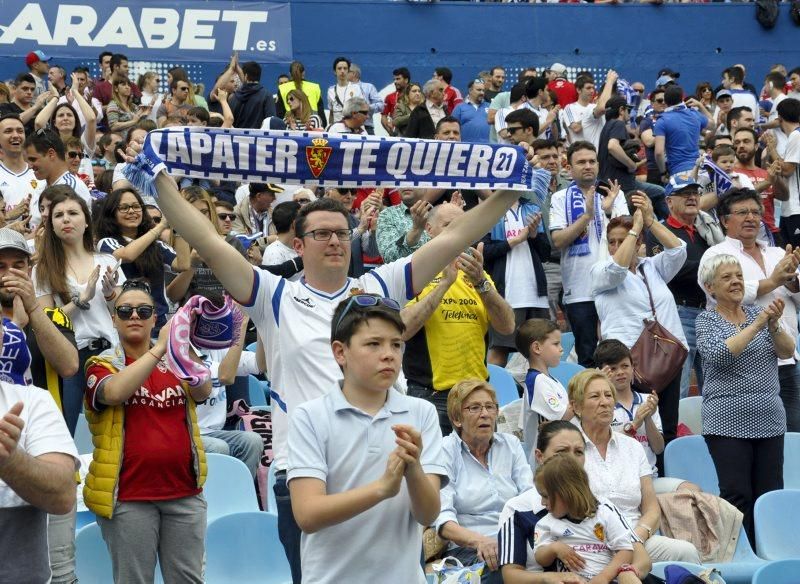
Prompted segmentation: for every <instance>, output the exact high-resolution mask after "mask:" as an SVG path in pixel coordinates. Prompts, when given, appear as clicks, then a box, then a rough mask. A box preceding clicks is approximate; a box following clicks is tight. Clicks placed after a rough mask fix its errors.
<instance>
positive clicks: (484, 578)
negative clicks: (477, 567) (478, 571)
mask: <svg viewBox="0 0 800 584" xmlns="http://www.w3.org/2000/svg"><path fill="white" fill-rule="evenodd" d="M443 555H444V556H445V557H447V556H452V557H454V558H457V559H458V561H460V562H461V563H462V564H464V565H465V566H472V565H474V564H477V563H478V552H477V550H474V549H473V548H467V547H456V548H452V549H449V550H447V551H446V552H444V554H443ZM481 584H503V576H502V574H500V570H499V569H498V570H495V571H494V572H493V571H492V570H490V569H489V567H488V566H485V567H484V568H483V574H482V575H481Z"/></svg>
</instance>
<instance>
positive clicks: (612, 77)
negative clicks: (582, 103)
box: [606, 69, 619, 85]
mask: <svg viewBox="0 0 800 584" xmlns="http://www.w3.org/2000/svg"><path fill="white" fill-rule="evenodd" d="M617 79H619V73H617V72H616V71H614V70H613V69H609V70H608V73H606V83H609V84H611V85H613V84H614V83H616V82H617Z"/></svg>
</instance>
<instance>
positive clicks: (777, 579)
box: [753, 560, 800, 584]
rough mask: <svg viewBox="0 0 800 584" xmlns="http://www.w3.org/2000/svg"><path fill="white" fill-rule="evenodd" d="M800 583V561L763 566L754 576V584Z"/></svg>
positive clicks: (784, 561) (785, 561)
mask: <svg viewBox="0 0 800 584" xmlns="http://www.w3.org/2000/svg"><path fill="white" fill-rule="evenodd" d="M798 581H800V560H781V561H779V562H770V563H769V564H764V565H763V566H761V567H760V568H759V569H758V570H757V571H756V573H755V576H753V584H797V582H798Z"/></svg>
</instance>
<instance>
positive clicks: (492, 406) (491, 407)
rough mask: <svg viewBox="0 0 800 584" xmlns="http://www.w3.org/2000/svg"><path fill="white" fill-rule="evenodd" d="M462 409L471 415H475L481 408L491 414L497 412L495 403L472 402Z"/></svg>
mask: <svg viewBox="0 0 800 584" xmlns="http://www.w3.org/2000/svg"><path fill="white" fill-rule="evenodd" d="M462 409H463V410H464V411H465V412H469V413H470V414H472V415H473V416H477V415H478V414H480V413H481V411H482V410H486V413H487V414H489V415H490V416H491V415H492V414H496V413H497V404H472V405H469V406H467V407H465V408H462Z"/></svg>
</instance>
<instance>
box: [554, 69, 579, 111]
mask: <svg viewBox="0 0 800 584" xmlns="http://www.w3.org/2000/svg"><path fill="white" fill-rule="evenodd" d="M547 81H548V83H547V89H552V90H553V91H555V92H556V95H557V96H558V105H560V106H561V109H564V108H565V107H567V106H568V105H569V104H571V103H575V102H576V101H578V90H577V89H575V85H574V84H572V83H571V82H569V81H568V80H567V67H566V66H565V65H562V64H561V63H553V65H552V66H551V67H550V70H549V71H548V72H547Z"/></svg>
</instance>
